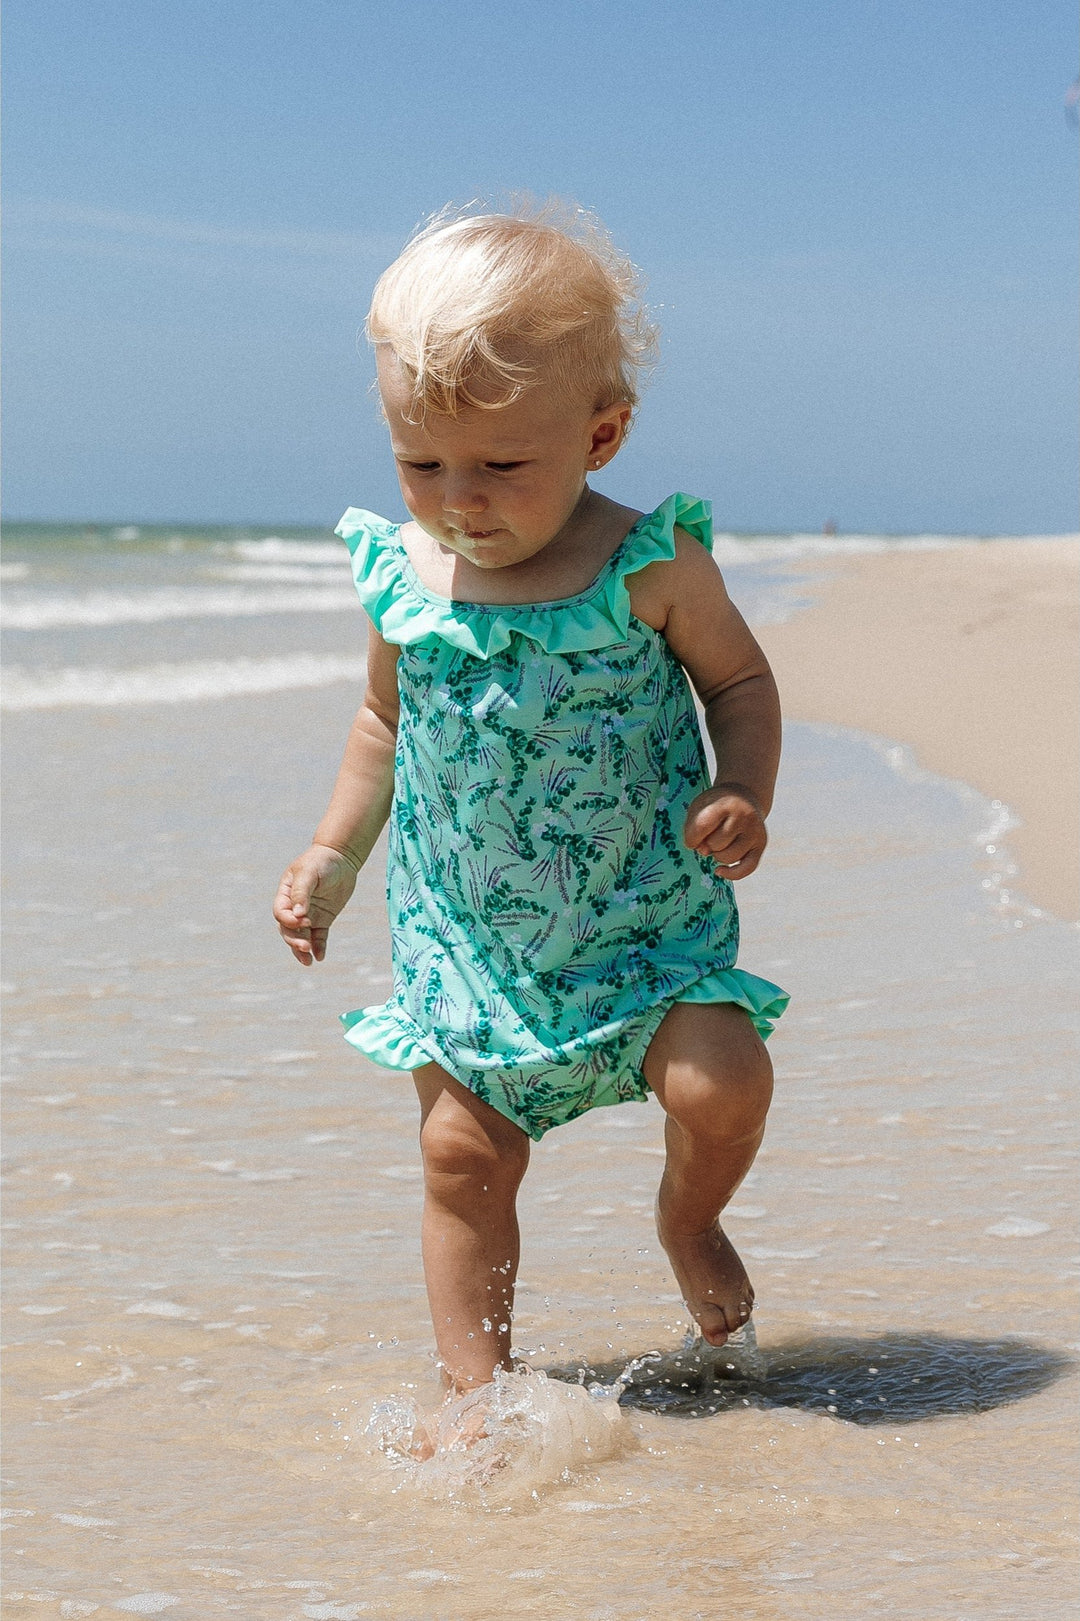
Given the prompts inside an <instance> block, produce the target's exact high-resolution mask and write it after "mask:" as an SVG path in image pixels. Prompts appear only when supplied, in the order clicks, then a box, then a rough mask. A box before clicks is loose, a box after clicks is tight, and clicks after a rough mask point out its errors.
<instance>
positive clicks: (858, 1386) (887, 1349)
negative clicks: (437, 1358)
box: [547, 1334, 1076, 1424]
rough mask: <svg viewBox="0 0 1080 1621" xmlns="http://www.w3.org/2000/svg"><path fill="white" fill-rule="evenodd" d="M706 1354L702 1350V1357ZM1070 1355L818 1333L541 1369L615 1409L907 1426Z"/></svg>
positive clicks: (1049, 1371) (1038, 1383)
mask: <svg viewBox="0 0 1080 1621" xmlns="http://www.w3.org/2000/svg"><path fill="white" fill-rule="evenodd" d="M703 1353H705V1354H703ZM1075 1366H1076V1364H1075V1362H1074V1361H1073V1359H1072V1358H1070V1357H1067V1356H1064V1355H1062V1354H1061V1353H1059V1352H1055V1351H1051V1350H1047V1349H1046V1348H1045V1347H1043V1346H1039V1345H1034V1344H1032V1343H1031V1342H1030V1341H1026V1340H1022V1339H1007V1340H1005V1339H1002V1340H975V1339H970V1340H969V1339H958V1338H950V1337H948V1336H946V1335H941V1334H879V1335H875V1336H871V1337H868V1338H865V1339H856V1338H854V1337H853V1336H850V1335H847V1336H840V1335H837V1336H823V1337H821V1338H817V1339H810V1340H797V1341H790V1342H788V1343H786V1344H781V1345H776V1346H770V1347H769V1348H768V1349H762V1350H755V1351H753V1352H752V1353H751V1354H749V1355H744V1354H741V1353H740V1352H739V1351H736V1350H734V1349H732V1352H731V1354H730V1356H729V1357H727V1358H726V1357H725V1351H724V1350H720V1351H712V1350H711V1349H710V1348H709V1347H706V1346H704V1345H703V1343H702V1341H700V1340H698V1341H696V1342H695V1344H694V1346H693V1347H688V1348H685V1349H684V1350H683V1351H681V1352H667V1353H661V1352H658V1351H652V1352H647V1353H645V1354H644V1355H643V1356H640V1357H635V1358H634V1359H633V1360H632V1361H630V1362H629V1363H627V1362H625V1361H624V1362H603V1363H594V1364H583V1363H580V1362H579V1363H575V1364H572V1365H564V1366H561V1367H551V1368H548V1369H547V1372H548V1374H549V1375H550V1376H551V1377H552V1378H553V1379H562V1380H564V1381H566V1382H568V1383H571V1384H584V1385H592V1384H600V1385H611V1386H614V1385H619V1386H621V1387H622V1388H621V1393H620V1395H619V1402H620V1405H621V1406H623V1407H634V1408H640V1409H644V1410H646V1411H650V1412H658V1413H664V1414H667V1415H669V1416H671V1417H674V1418H707V1417H709V1416H710V1415H711V1414H713V1413H723V1412H728V1411H730V1410H731V1409H732V1408H738V1407H801V1408H803V1409H804V1410H805V1411H807V1412H817V1413H829V1414H831V1415H832V1416H834V1417H836V1418H841V1419H846V1420H847V1421H848V1423H851V1424H914V1423H917V1422H918V1421H919V1420H921V1419H926V1418H939V1417H943V1416H945V1415H947V1414H961V1413H985V1412H988V1411H989V1410H990V1409H991V1408H994V1407H1004V1406H1006V1405H1007V1404H1008V1403H1010V1402H1015V1401H1020V1400H1022V1399H1023V1398H1024V1397H1025V1396H1033V1395H1035V1394H1036V1393H1037V1392H1038V1391H1040V1390H1045V1389H1046V1388H1047V1387H1048V1386H1049V1385H1051V1384H1053V1383H1054V1381H1055V1380H1056V1379H1059V1378H1061V1376H1062V1375H1063V1374H1064V1373H1065V1372H1066V1371H1068V1370H1069V1369H1070V1368H1073V1367H1075Z"/></svg>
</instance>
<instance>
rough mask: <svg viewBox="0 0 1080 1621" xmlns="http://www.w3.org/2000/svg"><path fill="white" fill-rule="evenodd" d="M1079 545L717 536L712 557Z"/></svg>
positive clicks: (767, 558) (745, 559) (946, 538)
mask: <svg viewBox="0 0 1080 1621" xmlns="http://www.w3.org/2000/svg"><path fill="white" fill-rule="evenodd" d="M1003 540H1005V541H1014V540H1016V541H1047V540H1051V541H1061V540H1065V541H1070V542H1072V543H1076V542H1078V541H1080V535H992V536H986V535H855V534H852V535H761V536H754V537H748V536H746V535H733V534H727V533H717V534H715V535H714V536H713V556H714V557H715V558H716V561H717V562H718V563H719V564H721V565H724V564H729V565H730V564H732V563H787V562H795V561H797V560H798V559H800V558H809V559H811V560H813V559H815V558H820V557H851V556H857V555H860V554H865V553H872V552H933V551H940V550H942V549H943V548H945V547H950V546H970V545H973V544H985V545H987V546H994V545H997V543H998V542H999V541H1003Z"/></svg>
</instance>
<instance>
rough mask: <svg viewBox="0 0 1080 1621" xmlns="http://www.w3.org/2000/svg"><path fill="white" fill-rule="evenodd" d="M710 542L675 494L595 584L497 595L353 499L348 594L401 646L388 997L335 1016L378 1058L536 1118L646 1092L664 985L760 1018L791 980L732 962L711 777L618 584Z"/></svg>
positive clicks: (685, 690) (538, 1125) (658, 638)
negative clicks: (689, 837) (705, 838)
mask: <svg viewBox="0 0 1080 1621" xmlns="http://www.w3.org/2000/svg"><path fill="white" fill-rule="evenodd" d="M676 524H678V525H679V527H680V528H682V529H684V530H686V531H687V532H688V533H689V534H691V535H692V536H694V537H695V538H696V539H697V540H699V541H700V542H701V543H702V545H704V546H711V533H712V531H711V515H710V509H709V506H708V503H706V502H704V501H694V500H692V499H691V498H690V497H688V496H685V495H673V496H671V497H669V499H668V500H666V501H665V502H664V503H663V504H662V505H661V506H659V507H657V509H656V511H655V512H652V513H649V514H648V515H647V516H646V517H643V518H641V519H639V521H638V522H637V523H636V524H635V525H634V527H633V528H632V529H631V531H630V533H629V534H628V535H627V536H626V538H625V539H624V540H623V542H622V544H621V545H620V546H619V548H618V550H617V551H616V552H615V554H614V556H613V557H611V558H610V560H609V561H608V562H607V563H606V564H605V566H604V568H603V569H602V570H601V572H600V574H599V575H598V576H597V578H596V579H595V580H594V581H593V583H592V585H591V586H590V587H589V588H588V590H587V591H583V592H581V593H580V595H578V596H575V597H567V598H564V599H563V600H561V601H559V602H541V603H529V604H525V605H521V606H513V607H504V606H488V605H486V604H479V603H471V602H457V601H450V600H449V599H447V598H445V597H438V596H433V595H432V593H431V592H429V591H427V590H426V589H425V588H424V586H423V585H421V583H420V581H419V580H418V578H417V576H416V574H415V573H414V572H413V569H412V567H411V565H410V563H409V560H408V557H407V555H406V553H405V550H404V547H403V546H402V544H401V540H400V537H399V527H400V526H399V525H397V524H392V523H388V522H386V520H385V519H383V518H377V517H375V515H374V514H373V513H370V512H361V511H359V510H358V509H357V508H355V507H350V508H349V510H348V512H346V514H345V516H344V517H343V518H342V520H341V523H340V524H339V525H338V529H337V533H338V534H339V535H341V536H342V537H343V539H344V540H345V541H346V542H347V543H348V546H349V550H350V553H351V555H352V565H353V576H354V579H355V582H356V589H357V592H358V593H359V596H360V601H361V602H362V603H363V605H364V608H365V609H366V611H367V613H368V615H369V617H370V619H371V621H372V623H373V624H374V625H375V627H376V628H377V630H378V631H379V632H380V633H381V635H382V636H383V637H385V639H386V640H387V641H388V642H391V643H393V644H394V645H395V646H397V647H400V649H401V657H400V660H399V663H398V685H399V689H400V696H401V724H400V726H399V729H398V743H397V759H396V766H395V788H394V805H393V810H392V812H391V817H390V859H389V878H388V899H389V906H390V920H391V934H392V940H393V964H394V994H393V996H392V997H391V998H390V1000H389V1001H388V1002H387V1003H386V1004H385V1006H382V1007H372V1008H364V1009H362V1010H360V1011H358V1012H355V1013H347V1014H345V1015H343V1019H342V1022H343V1023H344V1025H345V1027H346V1039H347V1040H348V1041H350V1042H351V1043H352V1045H353V1046H354V1047H357V1048H359V1050H360V1051H361V1052H362V1053H364V1054H366V1055H367V1057H369V1058H371V1059H373V1060H374V1061H375V1062H376V1063H377V1064H382V1065H384V1066H385V1067H387V1068H389V1069H397V1070H412V1069H416V1068H418V1067H419V1066H420V1065H423V1064H428V1063H430V1062H431V1061H432V1060H434V1061H435V1062H436V1063H438V1064H441V1065H442V1067H443V1068H444V1069H445V1070H447V1071H448V1073H449V1074H451V1075H452V1076H454V1077H455V1079H456V1080H458V1081H460V1082H461V1083H462V1085H464V1086H467V1087H468V1088H469V1089H470V1091H472V1092H474V1093H475V1094H476V1095H477V1096H478V1097H480V1098H483V1099H484V1100H485V1102H487V1103H489V1104H491V1105H492V1107H493V1108H495V1109H497V1110H498V1111H499V1113H500V1114H503V1115H505V1116H506V1117H507V1118H508V1119H510V1120H513V1121H515V1122H516V1124H517V1125H519V1126H520V1127H521V1128H522V1130H524V1131H526V1132H528V1134H529V1136H530V1137H535V1138H539V1137H541V1136H542V1135H543V1133H544V1132H545V1131H547V1130H548V1129H549V1128H550V1127H551V1126H556V1125H560V1124H562V1122H563V1121H566V1120H572V1119H573V1118H574V1117H575V1116H576V1115H579V1114H582V1113H584V1111H585V1110H586V1109H592V1108H596V1107H597V1106H598V1105H600V1104H609V1103H621V1102H624V1101H626V1100H628V1099H638V1100H644V1099H645V1098H646V1097H647V1095H648V1086H647V1083H646V1081H645V1078H644V1076H643V1074H642V1069H641V1066H642V1061H643V1059H644V1056H645V1052H646V1049H647V1048H648V1045H649V1042H650V1040H651V1039H652V1037H653V1035H654V1034H655V1033H656V1030H657V1027H658V1026H659V1024H660V1021H661V1020H662V1019H663V1017H664V1014H665V1013H666V1012H667V1011H668V1009H669V1008H670V1007H671V1006H672V1004H673V1003H674V1002H734V1003H737V1004H738V1005H739V1006H740V1007H743V1008H745V1009H746V1011H747V1012H748V1013H749V1015H750V1017H751V1019H752V1020H753V1022H754V1024H755V1025H756V1026H757V1028H758V1030H759V1031H760V1032H761V1033H762V1035H767V1034H768V1033H769V1031H770V1030H771V1029H772V1026H773V1022H774V1020H775V1019H776V1018H778V1017H779V1015H780V1013H781V1012H782V1011H783V1009H784V1007H785V1005H786V1003H787V997H786V996H785V994H784V992H783V991H781V990H779V989H778V988H777V986H775V985H771V984H769V982H768V981H767V980H762V979H757V978H755V976H754V975H752V974H747V973H745V972H744V971H743V970H742V969H741V968H736V967H735V966H734V964H735V955H736V951H737V949H738V936H739V924H738V914H737V912H736V910H735V901H734V897H733V895H732V890H731V885H730V883H728V881H727V880H726V879H723V878H718V877H716V876H715V874H714V871H713V867H712V863H711V862H710V861H708V860H706V859H703V858H702V857H700V856H697V855H695V854H694V852H693V851H691V850H688V849H687V848H686V846H685V845H684V844H683V841H682V828H683V821H684V818H685V814H686V808H687V806H688V805H689V803H690V801H691V800H692V799H693V798H694V797H695V796H696V795H697V794H699V793H701V791H702V790H703V789H704V788H706V787H708V773H707V768H706V763H705V756H704V751H703V749H702V743H701V734H700V731H699V727H698V721H697V715H696V712H695V709H694V704H693V699H692V697H691V694H690V689H689V687H688V685H687V680H686V676H685V674H684V672H683V669H682V666H681V665H680V664H679V662H678V660H677V659H676V658H675V655H674V654H673V653H672V651H671V649H670V648H669V647H668V644H667V642H666V641H665V640H664V638H663V636H662V635H660V634H659V632H658V631H655V630H652V629H651V628H650V627H649V626H648V625H646V624H643V623H642V621H641V620H639V619H636V618H635V617H634V616H633V615H632V613H631V611H630V599H629V595H628V593H627V586H626V580H627V577H628V576H629V575H632V574H635V573H637V571H638V570H639V569H642V568H644V567H645V566H646V565H647V564H649V563H652V562H654V561H655V560H656V559H658V558H672V557H674V555H675V536H674V530H675V526H676Z"/></svg>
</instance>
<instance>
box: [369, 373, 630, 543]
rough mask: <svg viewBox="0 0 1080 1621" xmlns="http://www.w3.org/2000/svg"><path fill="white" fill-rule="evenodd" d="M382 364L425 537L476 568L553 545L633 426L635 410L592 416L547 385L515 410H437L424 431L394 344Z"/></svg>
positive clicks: (400, 463)
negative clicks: (588, 479)
mask: <svg viewBox="0 0 1080 1621" xmlns="http://www.w3.org/2000/svg"><path fill="white" fill-rule="evenodd" d="M377 363H378V371H379V392H380V394H381V395H382V403H383V411H384V413H385V415H386V420H387V422H388V424H389V426H390V438H391V442H392V444H393V447H394V458H395V460H396V462H397V470H398V479H399V481H400V483H401V493H402V495H403V496H404V498H405V505H406V506H407V507H408V509H409V512H410V513H411V514H412V516H413V518H414V520H415V521H416V523H418V524H419V526H420V528H421V529H423V530H424V531H425V533H426V534H428V535H430V536H431V537H432V539H433V540H436V541H438V542H439V544H440V545H442V546H446V547H447V548H448V549H449V550H450V551H453V552H457V553H458V554H459V555H460V556H461V557H464V558H465V559H466V560H467V561H468V562H470V563H472V564H474V565H475V566H476V567H477V568H485V569H487V568H507V567H509V566H511V565H513V564H515V563H523V562H525V561H526V560H527V559H528V558H530V557H534V556H535V555H536V553H537V552H540V551H542V550H543V549H544V547H545V546H547V545H548V544H549V543H550V542H551V541H552V540H554V539H555V537H556V535H558V534H559V533H560V532H561V531H562V530H563V529H564V528H565V526H566V524H567V523H568V521H569V519H570V517H571V516H572V514H573V512H574V510H575V508H576V507H577V505H578V502H579V501H580V499H581V495H582V491H583V490H584V487H585V476H586V474H587V473H588V472H591V471H594V470H595V469H596V468H597V467H598V466H602V465H603V464H604V463H605V462H607V461H610V459H611V457H612V456H613V455H614V454H615V452H616V450H618V448H619V445H620V443H621V441H622V438H623V434H624V433H625V431H626V425H627V423H628V422H629V420H630V407H629V406H628V405H622V404H620V405H613V406H610V407H609V408H608V409H607V410H604V411H593V410H592V409H591V408H590V407H589V405H588V404H587V403H585V402H584V401H582V402H580V403H569V404H568V403H567V402H566V400H565V399H563V398H561V397H556V396H555V395H554V393H553V391H552V390H551V389H548V388H545V386H544V384H543V383H542V382H540V383H537V384H536V385H535V386H533V387H532V388H529V389H527V390H526V391H525V393H524V394H522V395H521V397H520V398H519V399H517V400H515V401H514V402H513V404H512V405H506V406H502V407H500V408H499V409H497V410H493V411H485V410H479V409H477V408H476V407H474V406H465V407H462V409H461V410H460V411H459V413H458V415H457V416H456V417H450V416H437V415H435V413H434V412H429V413H428V415H427V417H426V418H425V420H424V422H423V423H422V424H421V425H417V424H414V423H411V422H408V421H406V418H405V413H406V411H408V410H409V408H410V405H411V395H410V392H409V388H408V385H407V383H406V380H405V379H404V377H403V376H402V373H401V369H400V366H399V364H398V362H397V359H396V357H395V356H394V354H393V352H392V351H391V350H390V349H389V348H387V347H386V346H385V345H380V346H379V350H378V358H377Z"/></svg>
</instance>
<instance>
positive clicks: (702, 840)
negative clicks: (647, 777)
mask: <svg viewBox="0 0 1080 1621" xmlns="http://www.w3.org/2000/svg"><path fill="white" fill-rule="evenodd" d="M683 839H684V840H685V842H686V844H687V845H688V846H689V847H690V849H691V850H696V851H697V853H698V855H699V856H708V857H709V859H710V860H711V861H712V863H713V866H714V867H715V869H716V871H717V872H718V873H719V874H720V876H721V877H722V878H745V877H746V876H747V874H748V873H752V872H753V870H754V868H755V867H756V866H757V864H758V862H759V861H760V860H761V857H762V853H763V851H764V849H765V845H766V842H767V840H768V834H767V833H766V831H765V818H764V817H763V816H762V814H761V812H760V811H759V810H758V808H757V806H756V805H755V804H754V801H753V800H752V799H751V798H750V795H749V794H748V793H747V792H746V790H745V789H744V788H740V787H739V785H738V784H737V783H721V784H720V785H719V786H718V787H716V788H709V789H707V790H706V792H705V793H703V794H698V796H697V798H696V799H695V800H693V801H692V802H691V804H690V808H689V809H688V810H687V813H686V826H685V827H684V828H683Z"/></svg>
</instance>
